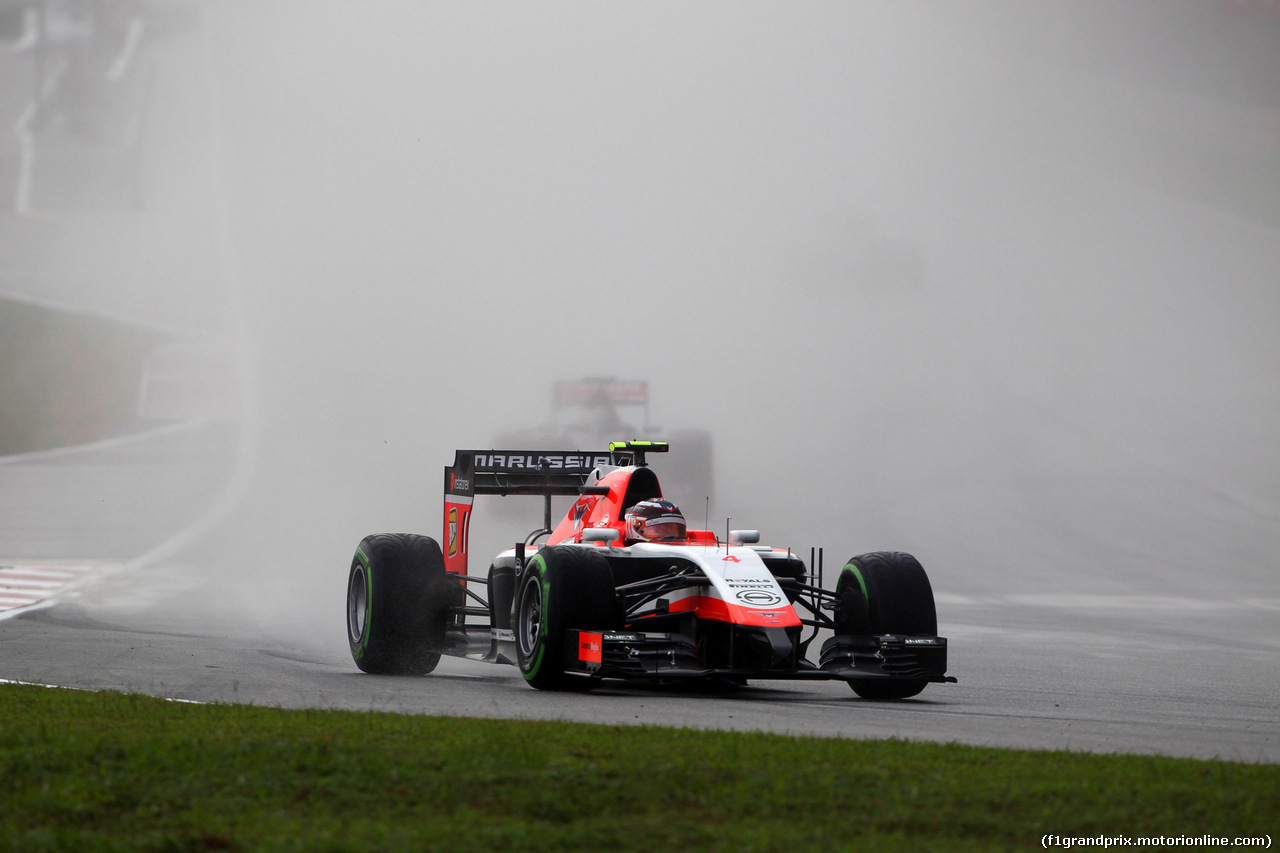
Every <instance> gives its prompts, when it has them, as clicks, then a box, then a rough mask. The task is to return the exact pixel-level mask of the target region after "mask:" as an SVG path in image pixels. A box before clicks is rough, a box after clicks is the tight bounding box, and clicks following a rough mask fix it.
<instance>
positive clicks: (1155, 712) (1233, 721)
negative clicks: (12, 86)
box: [0, 430, 1280, 762]
mask: <svg viewBox="0 0 1280 853" xmlns="http://www.w3.org/2000/svg"><path fill="white" fill-rule="evenodd" d="M184 435H185V436H186V440H187V441H189V442H190V443H191V444H190V448H189V449H190V450H191V451H192V453H191V456H195V457H199V458H205V459H213V458H217V457H218V456H219V454H232V451H231V450H230V449H229V447H228V445H227V443H226V442H225V437H224V436H220V435H218V433H216V432H210V431H201V430H192V431H190V432H187V433H184ZM155 440H157V441H163V442H165V443H168V442H171V441H173V436H172V435H167V436H162V437H160V438H157V439H155ZM143 441H144V442H145V441H146V439H144V440H143ZM71 456H74V454H72V455H71ZM81 456H82V457H83V459H82V462H83V463H84V464H81V465H79V466H74V467H78V470H79V471H80V472H81V474H80V476H81V477H82V478H84V479H85V480H86V481H87V482H90V483H92V482H97V483H98V487H99V488H102V489H106V488H110V486H109V484H110V483H120V482H126V481H127V482H132V483H134V484H135V485H136V486H137V487H138V488H140V489H141V491H143V492H146V491H148V489H147V485H148V484H147V481H146V480H145V479H144V477H150V478H151V483H150V485H151V489H150V491H151V492H152V493H153V494H159V495H164V494H166V488H165V483H166V482H170V483H171V478H173V477H179V478H184V479H189V478H190V469H189V465H188V464H183V465H180V466H173V467H166V466H164V465H154V464H153V465H151V466H148V467H147V468H146V469H144V470H143V471H139V469H137V468H136V467H130V465H131V463H130V462H129V461H128V460H129V459H130V458H132V457H131V455H130V454H121V453H120V452H119V449H118V448H104V449H90V450H86V451H84V452H83V454H81ZM179 458H184V459H185V458H188V457H186V456H183V457H179ZM224 458H226V457H225V456H224ZM69 459H70V457H69V456H58V457H55V458H54V459H50V460H47V461H46V463H45V464H35V463H26V464H24V465H23V466H22V469H23V474H24V476H23V477H21V478H15V477H12V476H4V477H2V478H0V502H8V503H10V505H12V502H13V501H15V500H19V498H15V496H14V494H13V492H14V490H15V489H16V488H20V489H21V498H20V500H21V501H22V502H31V501H33V500H38V498H39V496H40V495H41V494H42V491H41V490H42V488H43V489H45V490H47V497H48V500H49V501H50V502H52V503H62V504H65V502H66V491H65V480H64V479H63V478H64V477H65V475H66V469H67V467H68V466H69V465H70V464H71V463H70V461H69ZM90 460H92V464H89V462H90ZM5 467H6V466H0V473H9V472H8V471H6V470H5ZM8 467H10V468H11V467H12V466H8ZM95 491H96V490H95V489H91V488H86V489H82V490H81V492H83V493H87V494H94V493H95ZM207 496H208V497H209V498H210V499H211V501H210V502H211V503H212V502H213V501H212V499H213V498H215V497H216V491H215V490H211V491H210V492H209V493H208V495H207ZM162 503H163V502H162ZM21 518H23V517H21V516H20V517H18V520H17V521H16V522H15V521H14V520H13V519H14V516H12V515H6V516H5V519H6V521H5V523H4V524H3V525H0V542H3V543H6V544H7V545H8V546H9V547H10V549H11V550H12V547H13V543H15V542H21V541H23V539H24V535H25V534H26V533H29V531H25V530H24V528H26V527H27V526H28V525H29V524H30V522H23V521H21ZM73 526H74V523H73ZM173 530H174V532H176V533H179V534H181V530H182V528H180V527H177V526H175V527H174V528H173ZM95 538H96V539H97V541H99V542H100V545H99V546H98V547H97V548H94V547H92V542H93V540H94V539H95ZM74 541H77V542H80V543H82V544H81V546H80V548H79V552H80V555H81V556H82V557H85V559H83V560H81V562H83V563H84V564H86V565H89V566H93V565H94V560H93V559H91V558H90V557H91V555H93V554H94V553H100V554H103V555H110V556H112V557H115V558H116V562H114V563H112V564H111V571H104V573H103V574H102V575H101V576H100V577H99V578H98V579H97V580H95V581H90V582H88V583H86V584H83V585H82V586H80V587H78V588H76V589H74V590H72V591H71V592H70V593H68V594H67V595H66V596H65V597H64V600H62V601H61V602H59V603H57V604H55V605H53V606H50V607H46V608H43V609H36V610H32V611H28V612H25V613H22V614H20V615H17V616H13V617H11V618H8V619H5V620H3V621H0V678H3V679H7V680H11V681H21V682H30V683H39V684H55V685H63V686H75V687H88V688H96V689H105V690H124V691H138V692H143V693H148V694H153V695H158V696H167V697H173V698H180V699H189V700H196V701H203V702H249V703H255V704H263V705H272V706H280V707H287V708H343V709H349V710H359V711H368V710H373V711H395V712H404V713H414V714H449V715H464V716H501V717H512V718H527V719H564V720H577V721H585V722H595V723H605V724H622V725H631V724H654V725H677V726H694V727H706V728H717V729H733V730H764V731H773V732H783V733H794V734H808V735H820V736H839V737H875V738H885V737H902V738H913V739H925V740H931V741H940V742H950V741H956V742H963V743H972V744H986V745H998V746H1012V747H1028V748H1037V749H1075V750H1087V751H1099V752H1140V753H1148V752H1150V753H1162V754H1171V755H1181V756H1194V757H1203V758H1225V759H1231V760H1241V761H1264V762H1275V761H1277V760H1280V707H1278V703H1277V700H1276V696H1275V690H1274V685H1275V684H1276V683H1277V681H1278V680H1280V679H1278V677H1280V635H1278V633H1277V632H1276V630H1275V626H1276V624H1277V619H1278V618H1280V599H1276V598H1271V599H1260V598H1258V597H1256V596H1252V597H1251V596H1247V595H1243V594H1233V593H1232V592H1231V591H1230V590H1224V589H1223V588H1222V587H1219V588H1218V589H1217V590H1216V594H1215V595H1214V596H1212V597H1179V596H1164V597H1161V596H1144V597H1133V596H1101V595H1099V596H1091V597H1077V598H1075V599H1072V598H1071V597H1070V596H1065V597H1064V596H1061V595H1056V596H1055V595H1044V596H1033V595H1023V596H1018V595H1009V596H1005V597H980V596H976V595H975V596H970V597H966V596H962V595H958V594H955V593H951V592H948V591H947V590H945V589H941V590H939V594H938V599H939V604H938V609H939V623H940V630H941V632H942V633H944V634H945V635H947V636H948V637H949V638H950V640H951V661H950V664H951V672H952V673H953V674H955V675H956V676H958V678H959V679H960V683H959V684H955V685H931V686H930V687H929V688H928V689H926V691H925V692H924V693H923V694H922V695H921V697H919V698H918V699H914V700H910V701H904V702H897V703H871V702H866V701H861V700H858V699H857V698H855V697H854V696H853V694H852V692H851V691H849V690H848V688H847V687H845V686H844V685H843V684H841V683H815V684H798V683H786V682H772V683H771V682H753V683H752V684H750V685H749V686H748V687H747V688H744V689H740V690H736V691H731V692H728V693H702V692H687V691H683V692H682V691H676V690H668V689H656V688H643V687H635V686H631V685H626V684H621V683H618V684H612V683H611V684H607V685H604V686H602V687H601V688H600V689H598V690H597V691H595V692H594V693H592V694H590V695H586V696H581V695H560V694H555V693H542V692H538V691H535V690H531V689H529V688H528V687H526V686H525V685H524V683H523V681H522V680H521V678H520V677H519V674H518V673H517V672H516V671H515V670H514V669H513V668H510V667H500V666H494V665H487V664H482V663H476V662H470V661H462V660H456V659H445V660H444V661H443V662H442V664H441V666H440V668H439V669H438V670H437V672H436V673H434V674H432V675H430V676H426V677H423V678H398V677H382V676H369V675H365V674H362V673H359V672H358V671H357V670H356V669H355V667H354V665H353V664H352V663H351V661H350V658H349V656H348V655H347V654H346V651H345V648H344V646H343V645H342V643H341V631H342V628H341V625H342V623H341V609H340V608H341V601H340V598H339V590H340V583H335V586H338V587H339V590H335V591H334V593H333V595H331V596H330V597H331V598H332V599H333V612H332V613H331V614H327V615H329V616H331V617H332V618H331V619H329V624H327V625H325V624H323V621H324V618H325V615H326V614H324V613H323V612H321V613H318V614H317V613H315V612H314V611H313V610H312V611H308V613H307V614H305V615H304V616H303V617H302V618H301V619H300V621H302V620H307V621H314V620H318V621H320V622H321V624H320V625H319V626H317V628H316V629H315V630H311V629H301V628H295V627H294V623H291V622H290V621H289V620H288V619H284V620H280V619H279V618H278V617H276V618H274V622H273V621H272V619H271V618H262V617H259V618H255V616H254V614H253V611H252V610H251V609H245V608H244V606H243V602H244V600H245V596H244V586H243V584H244V578H243V577H240V576H237V575H236V574H235V573H234V572H230V573H228V574H227V576H226V577H225V578H223V579H222V580H221V581H220V580H219V579H218V578H216V577H209V576H207V575H205V576H203V577H201V578H199V579H198V580H197V579H193V577H192V576H191V574H190V572H189V571H188V570H185V569H184V559H183V556H182V554H181V553H179V554H178V555H177V556H174V557H169V558H165V559H159V560H154V561H152V562H150V563H148V564H145V565H132V566H130V565H129V564H128V561H127V560H126V561H124V568H120V558H122V557H124V556H126V555H125V554H123V553H122V549H125V548H132V549H134V550H135V551H137V552H139V553H141V552H142V551H143V550H147V548H149V547H154V545H155V544H156V543H154V542H146V541H142V540H140V539H138V534H137V531H136V530H134V529H133V528H130V527H129V526H127V525H126V527H125V529H123V530H117V531H115V532H114V533H112V532H108V531H106V530H103V529H101V528H100V527H99V528H95V529H83V528H81V529H80V530H79V533H78V536H77V538H76V539H75V540H74ZM24 559H25V560H26V561H27V562H31V561H32V560H33V559H34V558H33V557H32V556H30V555H28V556H27V557H26V558H24ZM3 562H5V563H14V562H15V561H14V560H7V561H3ZM19 562H20V561H19ZM104 565H105V563H104ZM0 571H3V570H0ZM325 574H326V576H327V575H335V574H336V572H334V571H327V572H325ZM935 584H936V581H935ZM278 594H280V595H286V596H287V595H289V592H288V590H287V589H286V590H284V591H282V592H280V593H278ZM219 599H222V600H224V601H225V606H223V607H219V606H217V604H216V602H217V601H218V600H219ZM279 610H283V611H286V612H287V610H288V606H287V603H286V604H284V605H283V606H281V607H280V608H279ZM269 612H278V611H269ZM308 637H313V638H315V639H311V640H308V639H306V638H308Z"/></svg>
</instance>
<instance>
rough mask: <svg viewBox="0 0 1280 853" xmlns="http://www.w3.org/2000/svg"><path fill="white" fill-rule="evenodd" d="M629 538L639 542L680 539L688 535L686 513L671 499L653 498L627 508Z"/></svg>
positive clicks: (626, 519) (626, 518)
mask: <svg viewBox="0 0 1280 853" xmlns="http://www.w3.org/2000/svg"><path fill="white" fill-rule="evenodd" d="M625 521H626V529H627V539H629V540H632V541H637V542H662V541H668V542H669V541H672V540H680V541H683V540H684V539H685V538H687V536H686V532H685V523H684V515H683V514H681V512H680V508H679V507H678V506H676V505H675V504H673V503H672V502H671V501H669V500H664V499H663V498H652V499H650V500H646V501H640V503H638V504H636V505H635V506H633V507H631V509H629V510H627V514H626V517H625Z"/></svg>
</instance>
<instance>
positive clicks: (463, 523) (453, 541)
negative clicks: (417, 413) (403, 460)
mask: <svg viewBox="0 0 1280 853" xmlns="http://www.w3.org/2000/svg"><path fill="white" fill-rule="evenodd" d="M666 451H667V445H666V443H665V442H658V441H622V442H614V443H613V444H611V445H609V452H607V453H601V452H600V451H583V450H458V451H455V453H454V458H453V464H452V465H449V466H446V467H445V469H444V529H445V537H446V539H447V542H446V546H445V549H444V562H445V571H448V572H452V573H456V574H459V575H466V573H467V542H468V540H469V536H470V533H471V527H470V524H471V506H472V501H473V500H474V498H475V496H476V495H503V496H506V495H534V496H541V497H543V498H545V504H544V506H545V527H546V528H547V529H550V527H551V498H552V496H556V495H568V496H573V497H576V496H577V495H579V494H580V493H581V491H580V490H581V489H582V488H583V487H584V486H586V485H587V479H588V478H589V477H590V476H591V472H592V471H594V470H596V469H597V468H599V467H601V466H609V465H615V466H620V465H644V464H645V454H646V453H665V452H666Z"/></svg>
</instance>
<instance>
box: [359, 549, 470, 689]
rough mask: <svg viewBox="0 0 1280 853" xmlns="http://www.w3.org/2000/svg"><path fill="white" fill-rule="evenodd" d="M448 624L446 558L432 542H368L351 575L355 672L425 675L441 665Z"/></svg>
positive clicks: (360, 552) (360, 553) (361, 551)
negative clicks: (357, 668) (356, 669)
mask: <svg viewBox="0 0 1280 853" xmlns="http://www.w3.org/2000/svg"><path fill="white" fill-rule="evenodd" d="M448 618H449V582H448V579H447V578H446V577H445V571H444V556H443V555H442V554H441V552H440V546H439V545H438V544H437V543H436V541H435V540H434V539H432V538H430V537H429V536H417V535H413V534H407V533H384V534H379V535H376V536H366V537H365V538H364V539H363V540H362V541H361V542H360V546H359V547H358V548H357V549H356V553H355V557H354V558H353V559H352V561H351V571H350V572H349V573H348V575H347V642H348V644H349V645H350V647H351V657H352V659H353V660H354V661H355V662H356V666H358V667H359V668H360V669H362V670H363V671H365V672H370V673H376V674H380V675H426V674H427V673H429V672H431V671H432V670H433V669H435V668H436V664H437V663H439V662H440V652H439V650H440V649H441V648H442V647H443V646H444V631H445V627H446V625H447V623H448Z"/></svg>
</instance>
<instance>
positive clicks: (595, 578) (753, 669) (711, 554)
mask: <svg viewBox="0 0 1280 853" xmlns="http://www.w3.org/2000/svg"><path fill="white" fill-rule="evenodd" d="M666 449H667V446H666V445H665V444H662V443H658V442H615V443H613V444H612V445H611V446H610V449H609V450H608V451H602V452H583V451H502V450H488V451H485V450H459V451H457V453H456V455H455V459H454V463H453V465H451V466H449V467H447V468H445V479H444V492H445V495H444V516H445V548H444V549H443V550H442V549H441V547H440V545H439V544H438V543H437V542H436V540H434V539H432V538H430V537H427V536H420V535H412V534H382V535H376V536H368V537H366V538H365V539H364V540H363V541H362V542H361V543H360V546H359V548H358V549H357V550H356V553H355V558H354V559H353V561H352V563H351V571H350V575H349V577H348V582H347V638H348V640H349V642H350V645H351V655H352V657H353V658H354V659H355V662H356V665H357V666H358V667H359V668H360V669H362V670H364V671H365V672H371V673H387V674H402V675H421V674H426V673H429V672H431V671H432V670H433V669H434V668H435V666H436V664H437V663H438V662H439V660H440V655H442V654H448V655H455V656H459V657H466V658H471V659H474V660H481V661H487V662H491V663H505V664H515V665H517V666H519V667H520V671H521V672H522V673H523V675H524V678H525V680H526V681H527V682H528V683H529V684H530V685H532V686H533V687H536V688H539V689H551V690H584V689H590V688H591V687H592V686H594V685H595V684H597V683H598V682H599V681H600V680H601V679H604V678H618V679H631V680H639V681H649V682H659V683H675V682H679V681H681V680H687V679H701V680H713V681H720V682H724V683H729V684H742V683H745V682H746V680H747V679H760V678H769V679H810V680H818V679H827V680H829V679H840V680H843V681H846V682H848V683H849V686H850V687H852V688H853V690H854V692H855V693H857V694H858V695H859V696H861V697H863V698H867V699H904V698H906V697H909V696H914V695H916V694H918V693H919V692H920V691H921V690H923V689H924V687H925V685H926V684H928V683H929V682H947V681H952V682H953V681H955V679H954V678H951V677H949V676H947V675H946V674H945V673H946V669H947V641H946V639H944V638H942V637H939V636H937V633H938V628H937V615H936V611H935V609H934V602H933V591H932V589H931V587H930V585H929V579H928V577H927V576H926V575H925V572H924V569H923V568H921V566H920V563H919V562H917V561H916V559H915V558H914V557H911V556H910V555H908V554H903V553H897V552H877V553H871V554H863V555H861V556H858V557H853V558H852V559H850V560H849V561H848V562H847V563H846V564H845V565H844V567H843V568H842V569H841V571H840V576H839V578H838V580H837V581H836V588H835V591H834V592H831V591H828V590H826V589H824V588H823V585H822V558H821V552H820V551H819V552H818V554H817V559H816V561H815V559H814V557H815V555H814V553H813V552H812V551H811V553H810V561H809V565H808V566H806V565H805V563H804V561H803V560H801V559H800V558H799V557H797V556H796V555H795V554H793V553H792V552H791V551H790V550H780V549H777V548H769V547H766V546H762V545H759V544H757V543H758V541H759V533H758V532H757V531H754V530H730V531H726V538H725V540H723V541H722V540H721V539H720V538H719V537H718V536H717V535H715V534H714V533H712V532H711V531H709V530H690V529H688V527H687V525H686V524H685V520H684V518H683V516H682V515H681V514H680V512H679V510H678V509H677V508H676V507H675V505H674V504H671V503H670V502H668V501H666V500H664V499H663V498H662V489H661V487H660V485H659V483H658V477H657V475H656V474H655V473H654V471H653V469H652V468H650V467H648V465H647V464H646V462H645V455H646V453H655V452H663V451H666ZM477 495H539V496H542V497H543V498H544V522H543V527H542V528H540V529H538V530H535V531H534V532H533V533H531V534H529V536H528V537H526V538H525V540H524V541H523V542H520V543H519V544H517V545H516V546H515V547H514V548H510V549H508V550H506V551H504V552H503V553H501V554H499V555H498V556H497V557H496V558H495V559H494V560H493V562H492V564H491V565H490V566H489V571H488V574H487V576H484V577H480V576H474V575H469V574H468V573H467V563H468V557H469V554H468V551H467V548H468V534H469V532H470V519H471V511H472V506H473V501H474V498H475V497H476V496H477ZM555 495H568V496H573V497H576V498H577V500H576V501H575V502H574V503H573V505H572V507H570V509H569V511H568V512H567V513H566V514H565V516H564V518H562V519H561V520H560V521H559V523H558V524H557V525H556V526H555V527H554V529H553V528H552V526H551V521H552V518H551V498H552V496H555ZM544 537H545V539H544ZM540 540H541V541H540ZM478 588H479V589H483V590H487V593H488V594H487V596H482V595H481V594H480V593H479V592H478V591H477V590H478ZM800 612H803V613H804V614H805V616H803V617H802V616H801V615H800ZM806 629H809V630H808V632H806ZM822 629H829V630H830V631H831V632H832V635H831V636H830V638H829V639H827V640H826V641H825V642H824V643H823V644H822V646H821V649H820V652H819V658H818V663H817V664H814V663H812V662H810V660H809V659H808V654H809V646H810V644H811V643H812V641H813V640H814V639H815V638H816V637H817V635H818V632H819V631H820V630H822ZM806 633H808V634H809V635H808V636H807V637H806V636H805V634H806Z"/></svg>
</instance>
